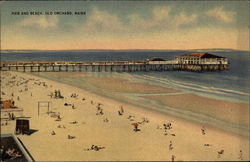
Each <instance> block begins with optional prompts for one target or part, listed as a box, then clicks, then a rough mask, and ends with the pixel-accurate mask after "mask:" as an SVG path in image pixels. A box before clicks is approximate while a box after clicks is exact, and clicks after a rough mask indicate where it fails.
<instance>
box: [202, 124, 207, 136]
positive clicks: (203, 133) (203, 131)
mask: <svg viewBox="0 0 250 162" xmlns="http://www.w3.org/2000/svg"><path fill="white" fill-rule="evenodd" d="M205 131H206V128H205V127H204V126H202V128H201V134H202V135H205V134H206V132H205Z"/></svg>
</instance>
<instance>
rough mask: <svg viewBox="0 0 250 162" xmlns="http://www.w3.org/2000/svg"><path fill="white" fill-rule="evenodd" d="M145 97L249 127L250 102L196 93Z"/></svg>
mask: <svg viewBox="0 0 250 162" xmlns="http://www.w3.org/2000/svg"><path fill="white" fill-rule="evenodd" d="M144 98H147V99H154V100H156V101H158V102H159V103H160V104H165V105H168V106H171V107H175V108H179V109H186V110H191V111H194V112H199V113H203V114H206V115H210V116H212V117H215V118H218V119H221V120H224V121H229V122H232V123H236V124H241V125H245V126H248V127H249V113H250V112H249V104H245V103H234V102H229V101H222V100H216V99H210V98H206V97H201V96H198V95H195V94H179V95H166V96H146V97H144Z"/></svg>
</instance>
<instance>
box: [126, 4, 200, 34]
mask: <svg viewBox="0 0 250 162" xmlns="http://www.w3.org/2000/svg"><path fill="white" fill-rule="evenodd" d="M171 10H172V8H171V7H169V6H156V7H154V8H153V9H152V10H151V16H150V17H149V18H142V17H140V16H139V15H138V14H131V15H129V20H130V25H131V26H133V25H134V26H136V27H138V26H140V28H141V29H149V30H150V29H176V28H179V27H181V26H185V25H189V24H193V23H196V21H197V18H198V15H196V14H191V15H188V14H187V13H185V12H181V13H179V14H175V15H174V14H172V15H171V14H170V12H171Z"/></svg>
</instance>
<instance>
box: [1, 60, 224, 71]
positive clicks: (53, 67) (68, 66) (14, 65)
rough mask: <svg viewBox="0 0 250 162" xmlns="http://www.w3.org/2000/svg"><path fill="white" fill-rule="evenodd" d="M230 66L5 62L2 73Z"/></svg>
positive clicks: (171, 63) (175, 63) (209, 69)
mask: <svg viewBox="0 0 250 162" xmlns="http://www.w3.org/2000/svg"><path fill="white" fill-rule="evenodd" d="M227 69H228V64H183V63H179V62H177V61H176V60H172V61H117V62H113V61H112V62H111V61H109V62H65V61H23V62H21V61H18V62H15V61H8V62H7V61H4V62H1V65H0V70H1V71H22V72H68V71H71V72H136V71H172V70H180V71H221V70H227Z"/></svg>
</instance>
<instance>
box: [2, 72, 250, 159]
mask: <svg viewBox="0 0 250 162" xmlns="http://www.w3.org/2000/svg"><path fill="white" fill-rule="evenodd" d="M13 76H15V78H13ZM21 78H23V79H21ZM27 80H29V81H28V82H27ZM11 81H12V82H11ZM112 81H113V80H112ZM8 82H9V83H8ZM17 82H19V83H21V82H23V84H21V85H19V86H17V85H16V83H17ZM92 82H93V80H92ZM110 82H111V81H110ZM117 82H120V81H117ZM7 83H8V84H7ZM117 84H118V83H117ZM126 84H127V83H126ZM126 84H124V86H127V85H126ZM25 86H26V89H27V88H28V89H27V90H26V91H25ZM141 86H142V85H141ZM107 88H109V87H108V86H107ZM141 88H142V87H141ZM153 88H156V87H151V89H153ZM21 90H22V91H21ZM55 90H60V92H61V94H62V96H64V98H63V99H55V98H51V97H50V96H49V95H50V94H51V93H53V92H54V91H55ZM114 90H115V88H114ZM1 91H2V92H4V93H5V95H1V97H2V99H3V100H5V99H10V98H13V100H14V101H15V104H16V106H18V107H20V108H23V109H24V111H23V115H24V116H26V117H30V118H29V120H30V128H31V129H33V130H37V131H36V132H34V133H33V134H31V135H29V136H28V135H17V136H18V138H20V139H21V140H22V142H23V143H24V145H25V146H26V147H27V149H28V150H29V152H30V154H31V155H32V156H33V157H34V159H35V160H36V161H109V160H110V161H119V160H122V161H127V160H128V161H159V160H160V161H171V160H172V159H171V158H172V156H173V155H174V157H175V158H174V160H175V161H218V160H223V161H225V160H227V161H230V160H234V161H235V160H241V159H240V156H241V155H240V150H242V159H243V160H245V161H247V160H249V159H250V158H249V139H248V138H247V137H243V136H239V135H236V134H233V133H229V132H226V131H222V130H220V129H218V128H213V127H212V126H207V125H201V124H197V123H194V122H189V121H187V120H184V119H179V118H175V117H171V116H168V115H165V114H162V113H159V112H156V111H152V110H148V109H145V108H142V107H138V106H134V105H131V104H128V103H125V102H120V101H117V100H113V99H110V98H107V97H104V96H100V95H96V94H94V93H91V92H88V91H86V90H83V89H79V88H76V87H73V86H69V85H66V84H62V83H58V82H55V81H51V80H47V79H44V78H39V77H36V76H33V75H30V74H27V73H19V72H2V73H1ZM131 91H132V90H131ZM155 92H156V91H155ZM162 92H163V91H162ZM164 92H169V93H172V92H175V91H172V90H170V89H165V90H164ZM12 93H13V95H14V96H12ZM72 93H76V94H78V97H77V98H72V97H70V96H71V94H72ZM18 96H19V100H17V97H18ZM180 96H181V95H180ZM83 97H84V98H85V100H82V98H83ZM163 97H166V96H163ZM170 97H171V96H170ZM176 97H178V96H176ZM197 98H199V97H197ZM180 99H188V100H191V101H193V102H194V101H195V100H196V99H195V98H193V96H190V95H184V96H181V98H180ZM163 100H164V99H160V100H159V101H161V102H163ZM173 100H174V101H173V103H175V102H176V100H175V99H173ZM199 100H203V98H199ZM204 100H207V101H209V100H208V99H204ZM38 101H49V102H50V103H51V107H50V110H51V111H53V112H56V113H60V116H61V118H62V119H61V121H56V118H53V117H51V116H50V115H48V114H47V113H46V112H47V109H46V108H44V109H41V111H40V115H38V108H37V107H38ZM91 101H92V102H91ZM65 103H69V104H74V107H75V109H73V108H72V107H71V106H64V104H65ZM98 103H101V104H102V105H101V106H100V107H101V109H103V113H104V114H103V115H96V113H97V105H98ZM173 103H171V102H170V103H167V104H173ZM182 103H183V102H182ZM207 103H209V104H210V103H211V104H212V101H209V102H207ZM178 104H181V102H180V103H178ZM203 104H204V103H203ZM215 104H217V103H215ZM223 104H225V103H223ZM227 104H229V103H227ZM195 105H197V106H195ZM207 105H208V104H207ZM229 105H230V104H229ZM120 106H122V107H123V109H124V113H123V115H118V111H119V110H121V109H120ZM178 106H180V108H188V109H192V108H193V107H196V108H195V109H196V110H197V109H198V108H199V107H200V103H199V102H194V103H193V105H192V107H191V108H190V107H188V105H185V104H184V105H178ZM182 106H183V107H182ZM203 106H204V105H203ZM226 106H227V105H226ZM221 111H224V110H221ZM225 111H226V110H225ZM236 112H238V111H236ZM244 112H245V111H244ZM242 113H243V112H240V115H241V114H242ZM16 116H18V114H16ZM129 116H132V117H129ZM6 117H7V116H6V115H5V114H4V113H1V118H6ZM142 118H147V119H148V120H149V122H142V121H143V119H142ZM242 118H244V119H239V121H240V123H242V122H243V123H245V122H246V121H247V117H246V116H244V117H242ZM105 119H108V122H105ZM2 121H5V120H2ZM74 121H77V122H76V124H72V122H74ZM235 121H237V120H235ZM135 122H140V123H141V124H139V129H140V131H137V132H135V131H134V130H133V129H134V127H133V125H131V124H132V123H135ZM169 122H171V124H172V128H171V129H169V130H165V129H164V127H163V124H164V123H169ZM58 125H61V126H65V128H58ZM202 126H205V128H206V134H205V135H203V134H202V131H201V128H202ZM14 128H15V121H8V125H7V126H1V134H6V133H14ZM52 131H54V132H55V135H51V132H52ZM166 134H167V135H166ZM171 134H174V135H175V136H173V135H171ZM68 135H71V136H75V138H74V139H68ZM170 141H171V142H172V149H169V146H170ZM204 144H209V145H210V146H204ZM92 145H97V146H101V147H105V148H104V149H101V150H99V151H95V150H89V151H87V150H86V149H87V148H90V147H91V146H92ZM220 150H224V153H223V154H221V155H220V157H218V151H220Z"/></svg>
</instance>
